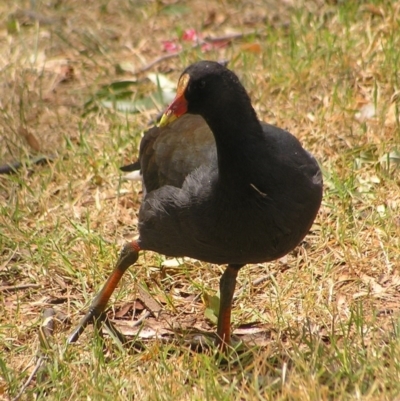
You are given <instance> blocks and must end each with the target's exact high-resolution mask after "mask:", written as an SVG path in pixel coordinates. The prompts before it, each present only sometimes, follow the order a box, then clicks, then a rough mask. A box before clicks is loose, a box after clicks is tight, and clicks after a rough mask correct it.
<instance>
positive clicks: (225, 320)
mask: <svg viewBox="0 0 400 401" xmlns="http://www.w3.org/2000/svg"><path fill="white" fill-rule="evenodd" d="M241 267H242V265H228V266H227V268H226V270H225V271H224V274H223V275H222V276H221V280H220V282H219V292H220V306H219V314H218V326H217V344H218V346H219V348H220V349H221V351H223V352H225V351H226V347H227V346H229V345H230V341H231V310H232V299H233V294H234V292H235V287H236V277H237V274H238V271H239V269H240V268H241Z"/></svg>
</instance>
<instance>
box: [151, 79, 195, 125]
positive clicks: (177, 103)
mask: <svg viewBox="0 0 400 401" xmlns="http://www.w3.org/2000/svg"><path fill="white" fill-rule="evenodd" d="M189 79H190V77H189V75H188V74H184V75H182V76H181V78H180V80H179V82H178V88H177V90H176V96H175V99H174V100H173V101H172V103H171V104H170V105H169V106H168V108H167V110H166V111H165V113H164V114H163V116H162V117H161V120H160V122H159V124H158V126H159V127H165V126H166V125H168V124H171V123H172V122H173V121H175V120H177V119H178V118H179V117H180V116H182V115H183V114H185V113H186V112H187V100H186V98H185V90H186V88H187V85H188V83H189Z"/></svg>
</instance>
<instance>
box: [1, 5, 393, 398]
mask: <svg viewBox="0 0 400 401" xmlns="http://www.w3.org/2000/svg"><path fill="white" fill-rule="evenodd" d="M30 7H34V8H30ZM0 16H1V17H0V18H1V36H0V49H1V50H0V55H1V57H0V85H1V87H2V91H1V92H2V96H1V99H0V127H1V135H0V161H1V163H0V164H4V163H8V162H12V161H22V162H23V163H24V166H23V168H21V169H20V170H19V171H18V173H17V174H13V175H7V176H5V175H2V176H0V311H1V313H0V372H1V373H0V399H12V398H13V397H15V396H16V395H17V394H18V392H19V390H20V389H21V387H22V385H23V384H24V382H25V381H26V380H27V378H28V376H29V375H30V373H32V371H33V369H34V366H35V363H36V358H37V355H38V352H39V350H40V349H43V347H41V346H40V341H39V336H38V333H39V327H40V325H41V324H42V320H43V319H42V312H43V310H45V309H46V308H49V307H52V308H54V309H56V310H58V311H60V312H63V313H64V314H66V315H67V316H68V317H69V323H68V322H64V323H62V322H59V323H58V324H57V325H56V330H55V333H54V336H53V337H52V338H50V344H51V345H50V347H48V348H46V349H45V350H44V351H42V352H45V354H46V358H47V359H46V363H45V364H44V367H43V369H42V370H41V371H40V372H39V373H38V374H37V375H35V378H34V379H33V380H31V381H30V382H29V385H28V387H27V388H26V389H25V390H24V392H23V394H22V397H21V399H27V400H29V399H32V398H36V399H39V400H41V399H51V400H77V399H92V400H108V399H112V400H114V399H118V400H133V399H140V400H142V399H143V400H172V399H173V400H204V399H209V400H232V399H238V400H264V399H271V400H353V399H363V400H395V399H400V384H399V383H400V380H399V377H400V365H399V360H400V346H399V344H400V341H399V338H400V319H399V317H400V314H399V301H400V299H399V288H400V276H399V273H398V267H399V263H400V262H399V260H400V243H399V234H400V220H399V215H400V197H399V144H400V127H399V107H400V106H399V77H400V75H399V65H400V63H399V51H398V49H399V48H400V26H399V25H400V7H399V5H398V4H397V3H396V2H391V1H383V0H375V1H370V2H363V1H361V2H342V1H327V2H322V1H304V2H300V1H289V2H275V1H272V0H270V1H267V0H265V2H260V3H251V2H249V3H246V4H242V2H221V1H220V2H218V1H210V2H208V5H207V8H205V7H204V6H203V5H201V4H200V3H199V4H197V3H196V4H195V2H179V3H174V2H162V1H158V2H150V1H140V2H117V1H114V0H110V1H100V2H85V3H84V2H76V1H73V0H70V1H66V2H40V1H37V2H30V3H29V4H28V2H24V1H15V2H13V4H12V5H8V6H6V5H5V4H2V5H0ZM189 28H194V29H196V30H198V31H199V32H203V34H204V36H206V35H210V36H213V37H217V36H225V35H226V34H228V33H231V32H249V31H251V32H254V34H253V35H249V36H246V37H244V38H242V39H238V40H233V41H232V42H231V43H230V44H229V45H228V46H224V47H221V48H215V49H211V50H209V51H207V52H203V51H202V50H201V49H199V48H193V47H192V43H189V42H184V41H178V42H179V44H181V45H182V46H183V49H182V52H181V53H180V55H179V56H178V57H174V58H171V59H169V60H165V61H162V62H159V63H157V64H155V65H154V66H153V67H152V68H150V70H149V71H146V72H142V73H139V74H135V73H132V71H138V70H140V69H141V68H143V67H144V66H145V65H147V64H148V63H150V62H151V61H152V60H154V59H156V58H157V57H159V56H161V55H164V54H165V53H163V50H162V47H163V41H167V40H169V41H172V40H174V39H176V38H177V37H180V36H181V35H182V32H184V31H185V30H186V29H189ZM199 58H210V59H217V60H219V59H227V60H229V66H230V68H232V69H234V70H235V71H236V72H237V73H238V74H239V76H240V77H241V79H242V81H243V82H244V84H245V86H246V88H247V89H248V91H249V93H250V94H251V97H252V99H253V104H254V106H255V108H256V110H257V112H258V114H259V116H260V118H262V119H263V120H265V121H268V122H270V123H272V124H276V125H278V126H281V127H283V128H286V129H288V130H290V131H291V132H293V133H294V134H295V135H296V136H297V137H298V138H299V139H300V140H301V141H302V143H303V144H304V146H305V147H306V148H307V149H308V150H310V151H311V152H312V153H313V154H314V155H315V156H316V157H317V158H318V160H319V162H320V164H321V166H322V168H323V171H324V178H325V193H324V201H323V205H322V207H321V211H320V213H319V215H318V217H317V220H316V222H315V224H314V226H313V228H312V230H311V232H310V234H309V235H308V236H307V237H306V240H305V241H304V243H303V244H301V246H299V247H298V248H297V249H296V250H295V251H294V252H293V253H291V254H290V255H288V257H287V259H286V260H285V261H280V262H279V261H278V262H275V263H270V264H265V265H257V266H255V265H249V266H247V267H245V268H243V269H242V270H241V273H240V274H239V279H238V287H237V294H236V297H235V302H234V311H233V325H234V328H235V329H236V330H237V333H240V334H241V337H242V339H243V340H244V341H245V342H246V343H247V349H246V351H245V352H243V353H240V354H238V355H236V354H233V355H231V356H230V358H228V360H223V359H221V357H219V356H218V355H216V354H215V352H214V351H213V350H212V349H211V350H209V351H207V352H195V351H193V350H191V348H190V347H189V345H188V343H187V338H188V337H189V336H190V333H189V332H188V330H189V329H190V328H191V327H196V328H197V329H201V330H205V331H210V332H212V331H213V330H215V327H214V326H213V324H212V323H211V321H209V320H208V319H206V318H205V316H204V312H205V309H206V305H205V303H204V302H205V301H203V300H204V299H206V298H207V295H209V296H212V295H213V294H215V293H216V291H217V288H218V280H219V277H220V275H221V272H222V268H221V267H218V266H209V265H207V264H205V263H201V262H197V261H191V260H185V261H184V262H183V263H180V264H172V265H168V263H167V264H166V262H165V258H164V257H163V256H162V255H157V254H152V253H151V252H146V253H145V254H144V255H142V256H141V257H140V259H139V263H138V264H137V265H136V266H135V267H133V268H131V269H130V271H129V272H128V273H126V275H125V277H124V280H123V282H122V284H121V286H120V288H119V290H118V291H117V293H116V294H115V295H114V297H113V303H112V305H111V311H110V316H111V317H114V316H116V321H117V322H119V325H121V327H122V326H123V327H125V330H128V329H127V328H126V327H129V325H128V324H129V322H130V321H132V320H136V319H137V318H138V317H140V316H141V313H143V311H145V310H146V308H145V306H146V305H144V306H143V303H146V301H144V296H143V293H142V292H141V291H140V288H139V285H141V286H144V287H146V288H147V291H148V294H149V295H148V296H149V297H151V298H153V299H154V300H155V301H156V302H158V304H159V305H161V307H162V313H161V315H160V317H159V318H158V319H156V318H154V317H151V318H148V319H146V320H145V325H144V327H142V329H141V330H142V331H141V332H139V334H137V335H138V336H139V337H141V340H142V342H143V344H144V347H143V349H142V350H140V351H138V350H136V351H135V350H130V349H128V348H123V347H119V346H118V345H117V344H116V343H115V342H114V341H113V340H112V339H110V338H109V337H106V339H105V342H104V343H103V342H102V341H101V339H100V338H99V336H98V335H96V334H95V333H94V331H93V330H92V328H88V329H87V330H86V332H85V334H84V335H83V336H82V339H81V340H80V341H79V343H78V344H76V345H73V346H69V347H66V345H65V344H66V338H67V336H68V334H69V333H70V331H71V330H72V327H73V326H74V325H75V324H76V323H77V322H78V320H79V318H80V317H81V316H82V312H83V310H85V308H87V307H88V305H89V303H90V301H91V299H92V298H93V296H94V294H95V293H96V291H97V289H99V287H100V286H101V284H102V283H103V282H104V281H105V279H106V278H107V275H108V274H109V272H110V269H111V268H112V265H113V264H114V263H115V260H116V256H117V253H118V251H119V249H120V247H121V245H122V244H123V243H124V242H125V241H126V240H128V239H129V238H132V237H133V236H134V235H135V234H136V223H137V211H138V208H139V205H140V197H141V195H140V186H139V185H137V184H131V183H127V182H125V181H123V180H122V179H121V177H120V174H119V170H118V167H119V166H121V165H123V164H124V163H127V162H131V161H133V160H135V158H136V156H137V149H138V144H139V142H140V136H141V132H142V130H143V129H145V127H146V126H147V124H148V121H149V120H150V119H151V118H153V117H154V115H155V114H156V113H157V110H156V109H155V108H152V109H145V110H144V111H143V112H141V113H136V114H125V113H121V112H118V111H115V110H114V109H112V108H110V109H108V108H104V107H101V104H100V101H101V99H100V98H99V93H100V92H99V91H101V88H104V85H110V84H112V83H116V82H118V81H121V80H131V81H132V86H130V87H129V88H133V89H132V90H133V91H134V92H135V93H137V94H138V96H139V95H143V96H147V95H149V94H152V92H153V91H154V90H155V88H154V87H153V86H152V85H151V84H149V82H148V81H147V80H146V77H147V74H148V73H149V72H160V73H163V74H165V75H166V76H168V78H169V79H170V80H172V81H173V82H176V80H177V78H178V76H179V74H180V72H181V71H182V69H183V68H184V67H185V66H186V65H188V64H189V63H191V62H193V61H195V60H197V59H199ZM110 96H111V95H110ZM89 100H92V101H93V102H92V103H91V105H95V106H96V107H91V108H90V109H88V108H85V104H87V102H88V101H89ZM38 154H45V155H54V154H55V155H56V158H55V160H54V161H53V162H50V163H48V164H45V165H36V166H30V165H29V163H28V158H29V157H30V156H34V155H38ZM287 267H289V268H287ZM258 279H260V280H258ZM22 284H24V285H25V284H26V285H27V286H25V287H22V286H21V285H22ZM114 314H116V315H114ZM246 323H252V325H250V326H249V325H246ZM124 324H125V326H124ZM127 325H128V326H127ZM179 327H181V328H182V330H183V332H181V331H180V330H177V328H179ZM149 328H150V329H157V330H160V332H161V333H162V337H161V338H159V339H155V338H154V337H152V336H150V338H149V339H147V340H146V339H143V336H144V333H145V332H144V330H145V329H149ZM171 328H174V331H171ZM256 329H258V332H257V330H256ZM129 330H132V329H131V328H130V329H129ZM240 330H241V331H240ZM251 330H253V331H251ZM132 335H133V334H132Z"/></svg>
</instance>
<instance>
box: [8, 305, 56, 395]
mask: <svg viewBox="0 0 400 401" xmlns="http://www.w3.org/2000/svg"><path fill="white" fill-rule="evenodd" d="M56 316H57V312H56V311H55V310H54V309H53V308H48V309H45V311H44V312H43V323H42V325H41V326H40V328H39V340H40V351H39V357H38V360H37V361H36V365H35V367H34V369H33V371H32V373H31V374H30V375H29V377H28V378H27V379H26V382H25V383H24V384H23V385H22V387H21V389H20V390H19V392H18V394H17V395H16V396H15V397H14V398H13V399H12V401H18V400H19V399H20V398H21V396H22V395H23V394H24V392H25V390H26V388H27V387H28V386H29V385H30V384H31V382H32V380H33V379H34V377H35V376H36V375H37V373H38V372H39V370H40V369H41V368H42V367H43V365H44V362H45V361H46V359H47V357H48V355H47V354H48V351H49V350H51V346H50V344H49V341H48V340H49V338H50V337H51V336H52V335H53V330H54V318H55V317H56Z"/></svg>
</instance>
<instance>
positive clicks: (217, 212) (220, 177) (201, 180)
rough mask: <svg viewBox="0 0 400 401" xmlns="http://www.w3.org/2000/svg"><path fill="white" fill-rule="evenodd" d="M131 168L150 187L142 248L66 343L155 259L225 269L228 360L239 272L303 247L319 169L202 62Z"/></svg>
mask: <svg viewBox="0 0 400 401" xmlns="http://www.w3.org/2000/svg"><path fill="white" fill-rule="evenodd" d="M175 120H176V121H175ZM134 166H136V167H137V168H139V167H140V169H141V174H142V177H143V187H144V188H143V189H144V197H143V202H142V205H141V207H140V211H139V234H140V235H139V239H138V240H136V241H133V242H130V243H128V244H126V245H125V247H124V248H123V250H122V252H121V255H120V258H119V260H118V262H117V265H116V267H115V269H114V271H113V273H112V274H111V276H110V277H109V279H108V281H107V282H106V284H105V285H104V287H103V289H102V290H101V291H100V293H99V294H98V295H97V297H96V298H95V299H94V301H93V303H92V305H91V307H90V310H89V312H88V313H87V315H86V316H85V317H84V318H83V319H82V321H81V323H80V325H79V326H78V328H77V329H76V330H75V331H74V333H73V334H72V335H71V336H70V338H69V342H74V341H76V340H77V338H78V337H79V335H80V333H81V332H82V331H83V329H84V327H85V326H86V325H87V324H88V323H89V322H90V321H92V320H93V319H97V318H99V317H101V316H103V313H104V310H105V307H106V305H107V302H108V300H109V298H110V296H111V294H112V292H113V291H114V289H115V287H116V286H117V284H118V282H119V280H120V278H121V277H122V274H123V273H124V271H125V270H126V269H127V268H128V267H129V266H131V265H132V264H133V263H135V262H136V260H137V258H138V253H139V251H140V250H151V251H155V252H158V253H162V254H164V255H167V256H175V257H179V256H189V257H191V258H195V259H198V260H202V261H205V262H209V263H216V264H227V265H228V266H227V268H226V270H225V272H224V273H223V275H222V277H221V280H220V297H221V299H220V311H219V316H218V328H217V341H218V344H219V346H220V348H221V349H223V350H225V349H226V346H227V345H229V343H230V320H231V307H232V298H233V294H234V290H235V285H236V276H237V274H238V271H239V269H240V268H241V267H243V266H244V265H245V264H247V263H261V262H268V261H272V260H275V259H278V258H280V257H282V256H284V255H286V254H287V253H288V252H290V251H291V250H293V249H294V248H295V247H296V246H297V245H298V244H299V243H300V241H301V240H302V239H303V238H304V237H305V235H306V234H307V232H308V231H309V229H310V227H311V225H312V223H313V221H314V219H315V216H316V214H317V212H318V209H319V207H320V204H321V199H322V189H323V185H322V174H321V171H320V168H319V166H318V163H317V162H316V160H315V159H314V157H313V156H312V155H311V154H310V153H308V152H307V151H306V150H304V149H303V147H302V146H301V144H300V142H299V141H298V140H297V139H296V138H295V137H294V136H293V135H292V134H290V133H289V132H287V131H285V130H283V129H280V128H278V127H275V126H273V125H269V124H266V123H263V122H260V121H259V120H258V118H257V115H256V112H255V111H254V109H253V107H252V105H251V100H250V98H249V95H248V94H247V92H246V90H245V89H244V87H243V86H242V84H241V83H240V81H239V79H238V77H237V76H236V75H235V74H234V73H233V72H232V71H230V70H228V69H227V68H225V67H223V66H222V65H220V64H219V63H217V62H213V61H200V62H197V63H195V64H193V65H191V66H189V67H187V68H186V70H185V71H184V72H183V73H182V75H181V77H180V79H179V82H178V88H177V95H176V97H175V99H174V101H173V102H172V103H171V105H170V106H169V107H168V109H167V110H166V112H165V113H164V115H163V117H162V119H161V122H160V124H159V127H153V128H152V129H150V130H149V131H148V132H147V133H146V134H145V135H144V137H143V140H142V142H141V146H140V153H139V162H138V163H136V164H135V165H134Z"/></svg>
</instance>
